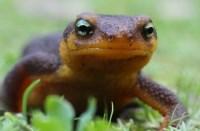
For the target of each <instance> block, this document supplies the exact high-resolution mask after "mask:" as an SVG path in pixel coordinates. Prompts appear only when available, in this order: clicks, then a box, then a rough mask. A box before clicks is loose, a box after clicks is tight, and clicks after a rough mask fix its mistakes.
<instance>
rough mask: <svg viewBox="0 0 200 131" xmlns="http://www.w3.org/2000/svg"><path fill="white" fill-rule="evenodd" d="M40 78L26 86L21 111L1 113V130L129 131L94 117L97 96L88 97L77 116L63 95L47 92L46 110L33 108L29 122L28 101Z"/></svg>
mask: <svg viewBox="0 0 200 131" xmlns="http://www.w3.org/2000/svg"><path fill="white" fill-rule="evenodd" d="M39 82H40V80H36V81H34V82H33V83H32V84H31V85H30V86H29V87H28V88H27V89H26V91H25V93H24V96H23V104H22V107H23V108H22V109H23V112H22V113H19V114H12V113H10V112H6V113H5V114H4V115H3V116H1V117H0V131H74V130H75V131H129V130H124V128H125V126H124V127H123V126H122V125H121V126H116V125H114V124H111V123H110V121H107V120H106V119H102V118H96V119H94V114H95V111H96V100H95V99H94V98H90V99H89V102H88V108H87V110H86V112H84V113H83V114H82V115H80V117H79V118H75V111H74V108H73V107H72V105H71V104H70V103H69V102H68V101H67V100H65V99H64V98H63V97H60V96H48V97H47V99H46V101H45V104H44V112H42V111H40V110H34V111H32V112H31V118H30V122H31V124H29V123H28V122H27V120H28V118H27V101H28V97H29V96H30V94H31V92H32V90H33V89H34V88H37V85H38V84H39ZM111 116H112V115H111ZM110 119H111V118H110ZM75 120H77V124H76V126H74V125H75ZM127 127H128V126H127ZM127 129H128V128H127Z"/></svg>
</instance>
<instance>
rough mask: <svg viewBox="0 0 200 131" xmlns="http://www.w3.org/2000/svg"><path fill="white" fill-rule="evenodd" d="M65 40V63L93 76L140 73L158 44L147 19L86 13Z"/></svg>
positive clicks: (62, 45) (71, 28) (76, 21)
mask: <svg viewBox="0 0 200 131" xmlns="http://www.w3.org/2000/svg"><path fill="white" fill-rule="evenodd" d="M63 36H64V39H63V41H62V43H61V46H60V52H61V58H62V60H63V61H64V63H66V64H67V65H68V66H69V67H70V68H72V69H76V70H83V71H84V70H85V71H91V72H98V71H99V72H118V71H120V72H123V71H124V72H127V71H128V72H131V71H139V70H140V69H141V68H142V67H143V66H144V65H145V64H146V63H147V62H148V61H149V59H150V58H151V56H152V53H153V52H154V50H155V47H156V44H157V41H156V39H157V38H156V31H155V28H154V26H153V24H152V21H151V19H150V18H149V17H147V16H119V15H97V14H90V13H84V14H81V15H79V16H78V17H77V19H76V20H75V21H74V22H72V23H71V24H69V26H68V27H67V28H66V30H65V32H64V35H63Z"/></svg>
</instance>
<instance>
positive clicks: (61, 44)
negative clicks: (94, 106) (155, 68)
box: [1, 13, 187, 130]
mask: <svg viewBox="0 0 200 131" xmlns="http://www.w3.org/2000/svg"><path fill="white" fill-rule="evenodd" d="M80 19H82V20H86V21H87V22H89V23H90V24H91V25H92V27H93V28H92V34H90V35H88V36H80V34H78V31H77V29H75V28H76V27H75V26H76V23H77V21H79V20H80ZM151 23H152V22H151V20H150V18H149V17H146V16H110V15H96V14H88V13H85V14H81V15H79V16H78V17H77V20H76V21H75V22H72V23H71V24H69V26H68V27H67V28H66V29H65V31H64V33H63V36H62V35H61V34H53V35H49V36H46V37H41V38H36V39H34V40H32V41H31V42H30V43H29V44H28V45H27V46H26V47H25V49H24V52H23V55H22V59H21V60H19V62H18V63H17V64H16V65H15V66H14V67H13V68H12V70H11V71H10V72H9V73H8V75H7V76H6V78H5V81H4V84H3V90H2V93H1V99H2V100H3V101H4V103H5V105H6V106H7V108H8V109H9V110H11V111H14V112H19V111H21V101H22V94H23V92H24V90H25V89H26V87H27V86H28V85H29V84H30V83H31V82H32V81H33V80H35V79H38V78H39V79H41V81H42V82H41V83H40V85H39V87H38V88H36V89H35V90H34V91H33V92H32V95H31V96H30V98H29V107H42V104H43V102H44V99H45V98H46V96H48V95H50V94H57V95H62V96H64V97H65V98H66V99H68V100H69V101H70V102H71V103H72V104H73V105H74V107H75V109H76V111H77V113H78V114H79V113H81V112H82V111H84V110H85V107H86V103H87V99H88V97H90V96H94V97H96V98H97V100H98V111H97V112H98V113H99V114H102V113H103V111H104V110H105V108H107V109H109V106H110V103H111V102H113V103H114V106H115V111H116V113H115V116H117V115H119V112H120V111H121V110H124V109H123V108H125V107H127V105H129V104H131V103H132V102H133V98H135V97H136V98H139V99H140V100H141V101H143V102H145V103H146V104H148V105H149V106H151V107H152V108H154V109H156V110H157V111H159V112H160V113H161V114H162V115H163V116H164V118H165V119H164V122H163V123H162V124H161V127H160V130H163V129H164V128H165V127H166V126H167V124H168V123H169V122H170V121H171V120H172V121H173V120H176V119H178V121H176V122H175V123H174V126H176V125H177V123H178V122H179V121H181V118H183V117H185V115H186V114H187V111H186V109H185V108H184V107H183V105H182V104H181V103H180V101H179V100H178V99H177V97H176V96H175V94H173V93H172V92H171V91H169V90H168V89H166V88H165V87H164V86H162V85H159V84H157V83H156V82H154V81H152V80H150V79H149V78H147V77H145V76H143V75H142V74H141V73H140V72H141V69H142V68H143V67H144V66H145V65H146V64H147V63H148V61H149V60H150V58H151V56H152V53H153V52H154V50H155V48H156V45H157V42H156V39H157V34H156V32H155V30H150V31H149V32H147V33H150V35H145V33H144V29H145V28H149V24H150V26H151ZM147 25H148V26H147ZM84 28H85V27H84ZM82 29H83V28H82ZM82 29H81V31H82ZM151 29H152V28H151ZM152 31H153V32H152ZM179 118H180V119H179Z"/></svg>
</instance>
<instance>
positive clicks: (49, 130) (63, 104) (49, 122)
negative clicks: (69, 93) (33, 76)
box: [32, 96, 75, 131]
mask: <svg viewBox="0 0 200 131" xmlns="http://www.w3.org/2000/svg"><path fill="white" fill-rule="evenodd" d="M45 110H46V115H44V114H43V113H42V112H34V113H33V119H32V123H33V126H34V127H35V128H37V129H38V130H39V131H55V130H56V131H72V129H73V118H74V115H75V113H74V109H73V107H72V105H71V104H70V103H69V102H68V101H66V100H64V99H62V98H60V97H58V96H49V97H48V98H47V100H46V102H45Z"/></svg>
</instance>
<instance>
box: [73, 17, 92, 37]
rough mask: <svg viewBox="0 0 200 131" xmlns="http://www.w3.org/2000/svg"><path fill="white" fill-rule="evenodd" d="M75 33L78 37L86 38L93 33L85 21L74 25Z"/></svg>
mask: <svg viewBox="0 0 200 131" xmlns="http://www.w3.org/2000/svg"><path fill="white" fill-rule="evenodd" d="M76 32H77V34H78V35H80V36H87V35H91V34H92V33H93V28H92V26H91V24H90V23H89V22H87V21H86V20H82V19H81V20H79V21H77V23H76Z"/></svg>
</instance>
